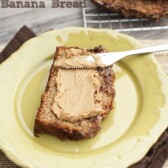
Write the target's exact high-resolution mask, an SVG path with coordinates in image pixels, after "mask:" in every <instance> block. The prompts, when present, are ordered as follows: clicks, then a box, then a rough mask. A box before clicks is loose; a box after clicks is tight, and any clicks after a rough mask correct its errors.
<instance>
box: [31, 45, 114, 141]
mask: <svg viewBox="0 0 168 168" xmlns="http://www.w3.org/2000/svg"><path fill="white" fill-rule="evenodd" d="M100 52H105V49H104V48H103V47H101V46H99V47H96V48H94V49H91V50H84V49H80V48H74V47H65V46H61V47H57V50H56V54H55V56H54V62H53V64H52V67H51V69H50V74H49V79H48V83H47V86H46V89H45V92H44V94H43V95H42V98H41V105H40V107H39V109H38V112H37V116H36V119H35V127H34V134H35V136H39V135H40V134H43V133H46V134H50V135H54V136H57V137H58V138H60V139H70V140H80V139H85V138H91V137H94V136H95V135H96V134H97V133H98V131H99V130H100V123H101V121H102V120H103V119H104V118H106V117H107V115H108V114H109V112H110V111H111V110H112V108H113V100H114V96H115V91H114V87H113V83H114V79H115V76H114V72H113V70H112V67H107V68H97V69H93V70H62V69H60V68H58V67H56V66H55V63H56V61H58V60H60V59H62V58H67V59H68V58H70V57H74V56H77V55H78V56H82V55H87V54H91V53H100ZM85 72H86V73H85ZM74 78H75V81H74ZM74 85H75V86H74Z"/></svg>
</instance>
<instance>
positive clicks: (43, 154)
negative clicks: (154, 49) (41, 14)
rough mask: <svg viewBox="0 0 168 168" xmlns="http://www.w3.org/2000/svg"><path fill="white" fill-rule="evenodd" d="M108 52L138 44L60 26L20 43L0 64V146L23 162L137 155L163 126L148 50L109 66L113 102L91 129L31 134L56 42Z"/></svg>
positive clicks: (40, 167)
mask: <svg viewBox="0 0 168 168" xmlns="http://www.w3.org/2000/svg"><path fill="white" fill-rule="evenodd" d="M100 44H101V45H103V46H104V47H105V48H106V49H107V50H108V51H124V50H129V49H133V48H137V47H140V45H139V43H138V42H137V41H136V40H134V39H133V38H131V37H129V36H126V35H123V34H119V33H116V32H114V31H112V30H95V29H83V28H67V29H62V30H53V31H50V32H47V33H44V34H42V35H40V36H38V37H36V38H34V39H31V40H29V41H28V42H26V43H25V44H24V45H23V46H22V47H21V48H20V49H19V50H18V51H17V52H15V53H14V54H13V55H12V56H11V57H10V58H9V59H8V60H7V61H5V62H4V63H3V64H1V65H0V148H1V149H2V150H3V151H4V152H5V153H6V155H7V156H8V157H9V158H10V159H11V160H12V161H14V162H15V163H16V164H18V165H21V166H23V167H31V168H79V167H80V168H124V167H128V166H130V165H131V164H133V163H135V162H137V161H139V160H140V159H141V158H142V157H143V156H144V155H145V154H146V153H147V151H148V150H149V149H150V147H151V146H152V145H153V144H154V143H155V142H156V141H157V139H158V138H159V136H160V135H161V134H162V132H163V131H164V130H165V129H166V127H167V126H168V78H167V76H166V75H165V74H164V73H163V71H162V70H161V68H160V66H159V65H158V63H157V61H156V60H155V59H154V57H153V56H152V55H143V56H135V57H129V58H126V59H123V60H122V61H119V62H118V63H116V64H115V65H114V71H115V74H116V81H115V89H116V97H115V108H114V110H113V111H112V112H111V114H110V115H109V117H108V118H107V119H106V120H104V121H103V122H102V124H101V127H102V129H101V131H100V132H99V134H98V135H97V136H96V137H95V138H93V139H88V140H82V141H79V142H74V141H63V142H62V141H60V140H58V139H57V138H55V137H52V136H48V135H42V136H41V137H40V138H35V137H34V136H33V126H34V119H35V115H36V111H37V108H38V106H39V103H40V97H41V94H42V93H43V91H44V88H45V85H46V81H47V76H48V72H49V68H50V66H51V63H52V58H53V54H54V52H55V49H56V46H59V45H66V46H78V47H82V48H93V47H95V46H98V45H100Z"/></svg>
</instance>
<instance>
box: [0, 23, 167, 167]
mask: <svg viewBox="0 0 168 168" xmlns="http://www.w3.org/2000/svg"><path fill="white" fill-rule="evenodd" d="M35 36H36V35H35V34H34V33H33V31H32V30H30V29H29V28H28V27H26V26H23V27H22V28H21V29H20V30H19V31H18V32H17V33H16V35H15V36H14V38H13V39H12V40H11V41H10V42H9V44H8V45H7V46H6V47H5V48H4V49H3V51H2V52H1V53H0V63H2V62H3V61H5V60H6V59H7V58H8V57H9V56H10V55H11V54H12V53H13V52H15V51H16V50H17V49H19V48H20V47H21V46H22V44H23V43H24V42H26V41H27V40H29V39H31V38H33V37H35ZM0 156H1V158H3V160H4V161H2V163H1V162H0V167H4V168H7V167H10V168H16V167H17V166H15V165H14V164H13V163H12V162H10V161H8V159H7V158H6V157H5V156H4V155H3V157H2V153H0ZM167 159H168V128H167V130H165V132H164V133H163V134H162V135H161V136H160V138H159V139H158V141H157V142H156V143H155V144H154V145H153V147H152V148H151V149H150V150H149V152H148V153H147V154H146V156H145V157H144V158H143V159H142V160H140V161H139V162H138V163H136V164H134V165H132V166H131V167H130V168H161V167H162V166H163V164H164V163H165V161H166V160H167ZM0 161H1V159H0Z"/></svg>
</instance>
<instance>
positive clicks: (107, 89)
mask: <svg viewBox="0 0 168 168" xmlns="http://www.w3.org/2000/svg"><path fill="white" fill-rule="evenodd" d="M70 48H71V47H65V46H62V47H57V50H56V54H55V56H54V61H53V64H52V67H51V69H50V74H49V79H48V82H47V86H46V89H45V92H44V94H43V95H42V97H41V104H40V107H39V109H38V112H37V116H36V119H35V126H34V135H35V136H36V137H38V136H39V135H40V134H43V133H45V134H50V135H54V136H56V137H58V138H60V139H62V140H64V139H70V140H81V139H86V138H91V137H94V136H95V135H96V134H97V133H98V132H99V130H100V123H101V120H102V119H104V118H106V117H107V115H108V114H109V112H110V111H111V110H112V103H113V99H114V97H115V90H114V87H113V83H114V79H115V76H114V72H113V70H112V67H108V68H104V69H97V71H98V72H99V74H100V76H101V77H102V81H101V92H102V93H103V94H104V95H105V96H106V97H107V100H108V101H107V100H106V101H104V102H103V105H104V106H103V108H104V113H103V114H102V115H101V116H96V117H91V118H86V119H83V120H82V121H76V122H70V121H65V120H59V119H58V118H57V117H56V116H55V115H54V113H53V112H52V111H51V105H52V103H53V100H54V96H55V94H56V91H57V88H56V83H55V77H56V75H57V68H55V67H54V62H55V61H56V60H58V59H60V58H61V55H60V54H59V53H60V52H61V51H63V50H68V49H70ZM73 48H74V47H73ZM76 49H79V48H76ZM90 52H92V53H100V52H105V50H104V49H103V48H102V47H96V48H94V49H92V50H90Z"/></svg>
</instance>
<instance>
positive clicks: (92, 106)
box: [52, 69, 103, 121]
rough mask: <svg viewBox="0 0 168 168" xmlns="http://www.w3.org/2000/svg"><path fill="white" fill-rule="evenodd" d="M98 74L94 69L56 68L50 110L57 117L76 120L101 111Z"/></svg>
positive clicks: (95, 114)
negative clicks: (54, 91) (53, 97)
mask: <svg viewBox="0 0 168 168" xmlns="http://www.w3.org/2000/svg"><path fill="white" fill-rule="evenodd" d="M99 78H100V77H99V74H98V72H97V71H96V70H94V69H72V70H70V69H69V70H66V69H58V74H57V76H56V79H55V80H56V83H57V92H56V95H55V100H54V103H53V105H52V111H53V112H54V113H55V115H56V116H57V118H59V119H62V120H69V121H76V120H81V119H84V118H88V117H92V116H97V115H99V114H101V113H102V112H103V108H102V104H101V100H102V94H101V92H100V91H99V89H100V79H99Z"/></svg>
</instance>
